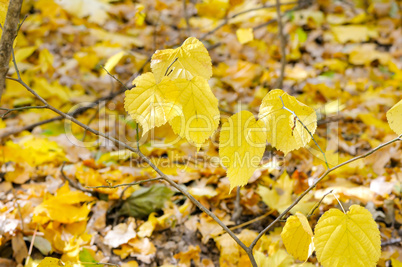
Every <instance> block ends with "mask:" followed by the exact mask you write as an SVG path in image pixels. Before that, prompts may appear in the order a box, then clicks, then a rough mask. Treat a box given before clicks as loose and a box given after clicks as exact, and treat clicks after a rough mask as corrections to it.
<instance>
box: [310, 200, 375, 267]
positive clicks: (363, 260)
mask: <svg viewBox="0 0 402 267" xmlns="http://www.w3.org/2000/svg"><path fill="white" fill-rule="evenodd" d="M314 245H315V249H316V254H317V259H318V261H319V262H320V263H321V264H322V266H324V267H326V266H338V267H342V266H376V263H377V261H378V259H379V258H380V255H381V237H380V231H379V230H378V227H377V224H376V222H375V221H374V219H373V217H372V215H371V213H370V212H369V211H368V210H367V209H365V208H363V207H361V206H358V205H352V206H351V207H350V209H349V211H348V212H347V213H346V214H344V213H342V212H341V211H340V210H338V209H330V210H329V211H327V212H325V213H324V215H323V216H322V217H321V218H320V220H319V221H318V223H317V225H316V227H315V236H314Z"/></svg>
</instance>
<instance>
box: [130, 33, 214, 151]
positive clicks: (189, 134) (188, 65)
mask: <svg viewBox="0 0 402 267" xmlns="http://www.w3.org/2000/svg"><path fill="white" fill-rule="evenodd" d="M151 68H152V73H150V72H148V73H145V74H143V75H141V76H139V77H137V78H136V79H135V80H134V81H133V84H134V85H135V88H133V89H132V90H130V91H127V92H126V98H125V101H124V107H125V109H126V110H127V112H128V113H129V114H130V115H131V117H132V118H133V119H134V120H135V121H136V122H137V123H139V124H140V125H141V127H142V129H143V135H144V134H146V133H147V132H148V131H150V130H151V129H154V128H155V127H159V126H162V125H164V124H165V123H169V124H170V125H171V126H172V129H173V131H174V132H175V133H176V134H178V135H179V136H180V137H182V138H186V139H187V140H188V141H189V142H190V143H193V144H194V145H195V146H197V148H200V147H201V145H202V144H204V143H205V141H206V140H207V139H208V138H209V137H210V136H211V135H212V134H213V133H214V132H215V130H216V129H217V127H218V125H219V120H220V116H219V110H218V100H217V99H216V97H215V96H214V94H213V93H212V90H211V88H210V87H209V85H208V82H207V80H208V79H209V78H210V77H211V75H212V65H211V58H210V57H209V54H208V51H207V50H206V48H205V47H204V45H203V44H202V43H201V42H200V41H198V40H197V39H196V38H194V37H190V38H188V39H187V40H186V41H185V42H184V43H183V44H182V46H180V47H179V48H176V49H166V50H158V51H156V52H155V54H154V55H153V56H152V61H151Z"/></svg>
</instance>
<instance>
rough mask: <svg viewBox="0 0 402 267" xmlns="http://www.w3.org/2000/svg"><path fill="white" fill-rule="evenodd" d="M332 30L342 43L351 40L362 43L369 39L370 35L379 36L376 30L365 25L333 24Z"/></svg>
mask: <svg viewBox="0 0 402 267" xmlns="http://www.w3.org/2000/svg"><path fill="white" fill-rule="evenodd" d="M331 30H332V32H333V33H334V35H335V37H336V39H337V40H338V41H339V42H340V43H342V44H344V43H347V42H349V41H351V42H356V43H360V42H364V41H367V40H368V39H369V38H370V37H372V38H376V37H378V32H377V31H376V30H374V29H371V28H369V27H367V26H363V25H346V26H332V27H331Z"/></svg>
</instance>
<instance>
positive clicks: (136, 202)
mask: <svg viewBox="0 0 402 267" xmlns="http://www.w3.org/2000/svg"><path fill="white" fill-rule="evenodd" d="M173 194H174V192H173V191H172V190H170V189H169V188H168V187H166V186H164V185H153V186H151V187H141V188H140V189H138V190H137V191H135V192H134V193H132V194H131V196H130V197H128V198H127V199H126V200H124V203H123V205H122V206H121V209H120V210H119V213H120V215H128V216H132V217H135V218H145V217H147V216H148V215H149V214H151V213H152V212H154V211H157V210H159V209H161V208H162V207H163V205H164V204H165V202H166V201H168V200H169V199H170V198H171V196H173Z"/></svg>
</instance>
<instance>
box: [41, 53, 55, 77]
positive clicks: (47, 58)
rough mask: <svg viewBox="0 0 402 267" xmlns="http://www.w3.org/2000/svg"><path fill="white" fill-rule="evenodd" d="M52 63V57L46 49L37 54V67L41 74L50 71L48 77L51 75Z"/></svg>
mask: <svg viewBox="0 0 402 267" xmlns="http://www.w3.org/2000/svg"><path fill="white" fill-rule="evenodd" d="M53 62H54V56H53V55H52V53H50V52H49V50H47V49H43V50H41V51H40V52H39V66H40V69H41V71H42V73H46V72H48V70H50V75H51V74H52V73H53V71H54V68H53Z"/></svg>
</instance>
